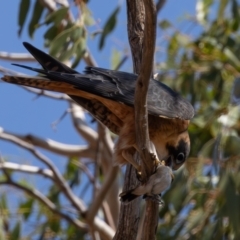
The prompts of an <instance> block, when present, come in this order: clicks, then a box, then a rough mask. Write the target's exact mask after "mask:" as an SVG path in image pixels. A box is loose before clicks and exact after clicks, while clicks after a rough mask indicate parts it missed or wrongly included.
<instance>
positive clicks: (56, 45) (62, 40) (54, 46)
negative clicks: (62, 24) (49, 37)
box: [49, 25, 78, 56]
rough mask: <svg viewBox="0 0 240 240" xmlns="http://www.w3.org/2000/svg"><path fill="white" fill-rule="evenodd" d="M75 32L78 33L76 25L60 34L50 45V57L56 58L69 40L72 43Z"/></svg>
mask: <svg viewBox="0 0 240 240" xmlns="http://www.w3.org/2000/svg"><path fill="white" fill-rule="evenodd" d="M74 31H78V29H77V26H76V25H74V26H72V27H70V28H68V29H66V30H64V31H62V32H61V33H60V34H58V35H57V36H56V37H55V38H54V39H53V41H52V42H51V43H50V49H49V53H50V55H54V56H56V55H57V54H58V53H59V52H60V49H61V48H63V47H65V46H66V43H67V39H68V38H69V40H68V42H69V41H70V38H71V36H72V34H73V33H74Z"/></svg>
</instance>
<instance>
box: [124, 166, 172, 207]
mask: <svg viewBox="0 0 240 240" xmlns="http://www.w3.org/2000/svg"><path fill="white" fill-rule="evenodd" d="M172 180H173V174H172V170H171V168H169V167H168V166H165V165H163V164H161V163H159V164H158V166H157V169H156V172H155V173H154V174H153V175H151V176H150V178H149V179H148V181H147V182H146V183H144V184H142V185H139V186H137V187H136V188H134V189H131V190H128V191H125V192H122V193H121V194H120V195H119V197H120V199H121V201H122V202H124V203H129V202H131V201H132V200H134V199H135V198H137V197H139V196H142V195H144V196H145V197H149V196H150V197H154V198H156V196H158V195H159V194H160V193H162V192H163V191H165V190H166V189H167V188H169V187H170V185H171V182H172ZM157 200H158V201H160V199H157Z"/></svg>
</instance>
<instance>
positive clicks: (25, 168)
mask: <svg viewBox="0 0 240 240" xmlns="http://www.w3.org/2000/svg"><path fill="white" fill-rule="evenodd" d="M0 169H6V170H12V171H19V172H24V173H30V174H36V173H37V174H40V175H42V176H43V177H46V178H50V179H52V180H54V178H53V173H52V171H51V170H49V169H43V168H39V167H35V166H30V165H24V164H17V163H12V162H0Z"/></svg>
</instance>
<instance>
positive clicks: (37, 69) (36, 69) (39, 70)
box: [12, 63, 46, 75]
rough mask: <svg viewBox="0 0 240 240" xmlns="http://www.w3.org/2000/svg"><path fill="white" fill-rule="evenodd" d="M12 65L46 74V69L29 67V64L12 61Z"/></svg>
mask: <svg viewBox="0 0 240 240" xmlns="http://www.w3.org/2000/svg"><path fill="white" fill-rule="evenodd" d="M12 65H14V66H17V67H21V68H25V69H28V70H31V71H34V72H38V73H41V74H44V75H46V71H45V70H42V69H39V68H33V67H29V66H25V65H21V64H17V63H12Z"/></svg>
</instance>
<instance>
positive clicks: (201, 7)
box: [196, 0, 213, 24]
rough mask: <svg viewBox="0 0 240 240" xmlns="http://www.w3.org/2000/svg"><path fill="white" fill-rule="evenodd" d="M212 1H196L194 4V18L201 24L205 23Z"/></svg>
mask: <svg viewBox="0 0 240 240" xmlns="http://www.w3.org/2000/svg"><path fill="white" fill-rule="evenodd" d="M212 4H213V0H198V1H197V4H196V18H197V20H198V22H200V23H201V24H205V23H206V21H207V15H208V12H209V9H210V6H211V5H212Z"/></svg>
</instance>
